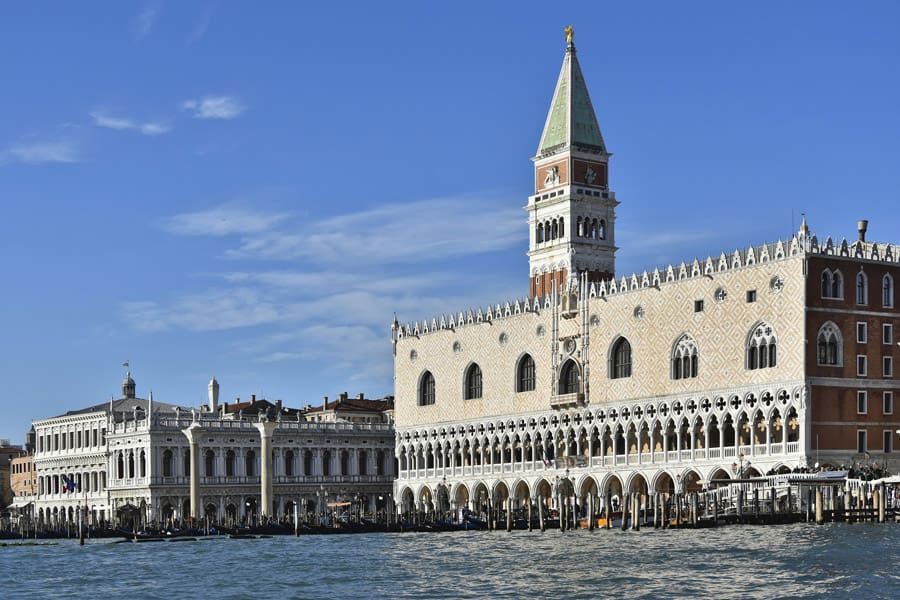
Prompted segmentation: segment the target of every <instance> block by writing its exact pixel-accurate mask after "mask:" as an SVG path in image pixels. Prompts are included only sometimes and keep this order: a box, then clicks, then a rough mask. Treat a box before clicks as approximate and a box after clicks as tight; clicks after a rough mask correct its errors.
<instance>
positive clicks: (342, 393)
mask: <svg viewBox="0 0 900 600" xmlns="http://www.w3.org/2000/svg"><path fill="white" fill-rule="evenodd" d="M346 399H347V392H341V402H343V401H344V400H346Z"/></svg>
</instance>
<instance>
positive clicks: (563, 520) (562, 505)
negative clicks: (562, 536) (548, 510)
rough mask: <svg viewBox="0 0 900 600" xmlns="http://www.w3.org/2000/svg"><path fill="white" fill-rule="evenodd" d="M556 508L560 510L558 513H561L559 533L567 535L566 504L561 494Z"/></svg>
mask: <svg viewBox="0 0 900 600" xmlns="http://www.w3.org/2000/svg"><path fill="white" fill-rule="evenodd" d="M556 506H557V507H558V508H559V510H558V511H557V512H558V513H559V532H560V533H565V531H566V508H567V507H566V503H565V502H564V501H563V497H562V495H561V494H560V495H559V496H558V497H557V499H556Z"/></svg>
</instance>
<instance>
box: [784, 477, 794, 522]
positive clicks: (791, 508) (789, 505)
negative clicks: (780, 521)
mask: <svg viewBox="0 0 900 600" xmlns="http://www.w3.org/2000/svg"><path fill="white" fill-rule="evenodd" d="M785 512H786V513H787V514H788V522H790V519H791V514H792V513H793V512H794V498H793V493H792V492H791V486H790V484H788V489H787V510H786V511H785Z"/></svg>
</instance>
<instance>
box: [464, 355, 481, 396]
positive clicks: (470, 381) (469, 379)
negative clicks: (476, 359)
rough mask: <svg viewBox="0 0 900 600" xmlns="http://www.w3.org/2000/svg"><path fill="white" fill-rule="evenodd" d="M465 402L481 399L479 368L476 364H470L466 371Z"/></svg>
mask: <svg viewBox="0 0 900 600" xmlns="http://www.w3.org/2000/svg"><path fill="white" fill-rule="evenodd" d="M463 397H464V398H465V399H466V400H476V399H478V398H481V367H479V366H478V365H477V364H476V363H472V364H471V365H470V366H469V368H468V369H466V383H465V394H464V396H463Z"/></svg>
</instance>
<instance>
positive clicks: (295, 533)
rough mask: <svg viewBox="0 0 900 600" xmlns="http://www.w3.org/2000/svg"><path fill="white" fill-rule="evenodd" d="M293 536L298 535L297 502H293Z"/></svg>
mask: <svg viewBox="0 0 900 600" xmlns="http://www.w3.org/2000/svg"><path fill="white" fill-rule="evenodd" d="M294 537H300V521H299V520H298V519H297V503H296V502H294Z"/></svg>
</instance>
